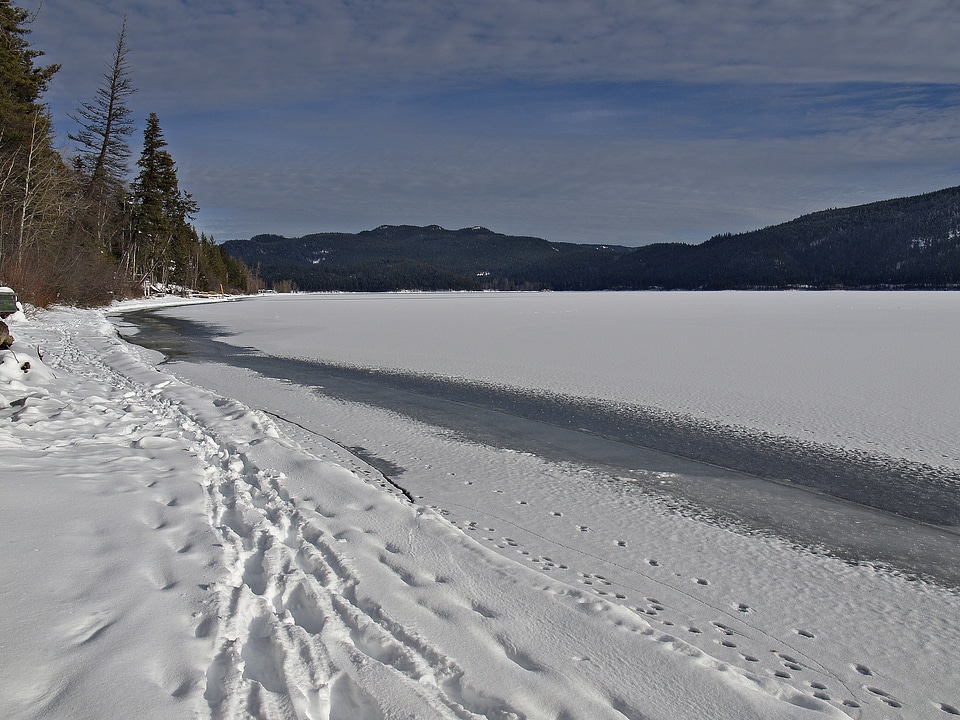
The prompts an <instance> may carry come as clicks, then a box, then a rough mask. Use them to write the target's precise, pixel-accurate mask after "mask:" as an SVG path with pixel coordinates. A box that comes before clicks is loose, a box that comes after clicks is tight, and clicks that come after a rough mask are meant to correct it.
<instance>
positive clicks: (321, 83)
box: [26, 0, 960, 110]
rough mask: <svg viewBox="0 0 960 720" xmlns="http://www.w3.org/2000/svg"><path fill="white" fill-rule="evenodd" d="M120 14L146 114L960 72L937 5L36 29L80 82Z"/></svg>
mask: <svg viewBox="0 0 960 720" xmlns="http://www.w3.org/2000/svg"><path fill="white" fill-rule="evenodd" d="M26 4H27V5H28V6H29V5H30V4H31V3H26ZM34 4H38V0H34ZM123 9H126V11H127V13H128V15H129V31H130V45H131V61H132V64H133V66H134V67H135V68H136V75H137V78H138V83H139V84H140V85H141V86H142V88H143V90H144V92H145V93H149V94H150V95H151V97H153V98H154V101H155V102H157V103H158V104H160V105H162V106H164V107H162V108H161V109H166V107H174V106H176V107H178V108H180V109H184V108H186V107H191V108H194V109H197V110H203V109H212V108H216V107H222V106H227V105H232V104H241V105H242V104H243V103H244V102H248V103H249V102H274V101H278V100H281V99H289V98H290V97H294V96H297V97H303V98H307V99H319V98H322V97H324V96H326V95H328V94H330V93H334V94H337V93H342V92H344V90H345V89H348V88H357V87H365V86H378V87H384V86H387V85H390V84H393V83H398V82H399V83H412V84H416V83H436V82H444V83H454V84H456V83H463V82H468V83H470V84H483V83H487V82H499V81H502V80H505V79H513V80H516V81H523V82H531V83H557V82H560V83H563V82H573V81H590V82H592V81H606V82H609V81H616V82H636V81H645V80H654V81H671V82H676V81H681V82H727V83H730V82H824V81H830V82H841V81H857V82H866V81H883V82H925V83H929V82H954V80H955V72H956V67H957V66H958V65H960V43H957V42H956V38H957V37H958V35H960V5H958V4H957V3H954V2H951V1H950V0H914V1H913V2H909V3H905V2H902V1H901V0H883V1H881V2H877V1H876V0H847V1H846V2H830V3H797V2H795V0H766V1H764V0H759V1H757V0H682V1H681V0H674V1H672V2H671V1H664V0H600V1H597V0H551V1H550V2H544V1H543V0H488V1H486V2H475V3H461V2H453V1H452V0H359V1H353V2H315V0H286V1H281V2H272V3H263V2H259V1H258V0H235V1H232V2H217V1H216V0H214V1H213V2H210V1H204V2H187V1H181V2H175V3H171V2H169V1H168V0H132V1H131V2H129V3H125V4H121V3H119V2H114V1H113V0H108V1H107V2H103V1H102V0H100V1H97V0H45V2H44V3H43V8H42V12H41V14H40V17H39V18H38V20H37V22H36V24H35V30H36V33H37V37H38V38H39V39H41V40H43V41H45V44H46V47H47V48H48V49H49V51H50V54H51V55H52V56H55V59H56V57H59V56H63V57H64V58H66V57H67V56H69V57H70V59H71V60H72V61H77V60H79V62H80V64H81V65H82V66H83V69H84V70H83V71H84V72H87V73H88V74H89V71H90V69H91V68H94V67H98V66H99V63H100V62H102V59H104V58H106V57H107V56H108V55H109V51H110V47H111V46H112V43H113V39H114V37H115V33H116V31H117V30H118V29H119V22H120V20H119V18H120V16H121V14H122V11H123ZM54 48H58V50H56V51H55V50H54ZM61 50H62V51H61ZM71 73H72V71H71ZM74 77H75V76H74V75H73V74H71V78H74ZM89 82H92V79H91V80H88V83H89Z"/></svg>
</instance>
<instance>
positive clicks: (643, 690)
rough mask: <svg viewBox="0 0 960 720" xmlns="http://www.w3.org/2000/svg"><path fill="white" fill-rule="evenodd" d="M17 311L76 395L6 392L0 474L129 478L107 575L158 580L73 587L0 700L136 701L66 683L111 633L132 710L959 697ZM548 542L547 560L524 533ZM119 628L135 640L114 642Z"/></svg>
mask: <svg viewBox="0 0 960 720" xmlns="http://www.w3.org/2000/svg"><path fill="white" fill-rule="evenodd" d="M27 327H28V329H27V330H26V335H33V338H32V340H31V342H34V341H37V342H42V343H43V344H44V346H45V349H46V352H47V356H48V359H47V362H49V363H50V367H51V368H52V371H53V373H56V374H58V375H60V376H61V377H58V378H57V379H56V380H55V381H53V387H55V388H56V387H64V388H68V389H69V390H72V391H73V392H77V391H82V394H81V395H79V396H76V397H70V396H69V395H68V394H67V390H64V391H61V392H54V393H46V392H45V391H44V390H43V389H42V388H40V387H38V386H30V387H26V386H25V387H24V388H22V390H23V392H24V393H25V396H26V398H27V399H26V402H24V403H23V404H22V405H21V406H11V407H8V408H6V409H3V410H2V411H0V412H2V413H3V418H4V419H5V420H7V421H9V423H10V424H11V426H12V427H13V428H14V429H13V430H12V431H11V432H9V433H8V432H7V431H6V430H4V432H3V434H0V444H2V445H3V446H4V447H5V448H8V449H9V451H10V453H9V454H10V456H11V457H12V458H14V459H13V461H12V462H11V465H9V466H8V467H6V468H5V469H4V470H3V471H2V476H0V477H3V478H10V477H13V476H14V475H15V474H16V473H17V472H19V471H23V472H27V471H28V470H29V468H30V456H31V455H34V454H39V455H42V456H43V460H42V462H41V465H42V467H43V468H44V469H45V471H46V472H48V473H51V472H52V473H56V470H55V468H56V467H58V466H59V467H62V466H63V464H64V463H71V462H72V463H73V466H72V471H73V472H72V473H71V472H70V471H69V469H68V470H67V471H66V472H65V474H67V475H69V476H70V478H71V479H72V480H73V481H74V483H76V484H77V485H79V486H85V487H87V488H89V491H90V492H91V493H94V494H99V495H103V496H106V495H107V494H113V495H116V496H118V497H120V496H125V497H126V498H127V499H126V500H124V502H125V505H123V507H122V509H123V510H125V511H129V512H130V513H131V515H130V517H129V518H126V519H124V520H123V522H128V521H129V522H136V523H139V526H138V527H140V528H142V530H140V531H139V534H134V535H130V537H133V536H137V537H139V536H141V535H142V536H144V537H148V538H150V539H149V540H147V541H144V545H142V546H139V547H138V548H137V552H138V557H137V558H136V561H135V562H133V564H132V567H131V569H129V570H128V571H127V572H128V574H131V575H132V574H139V575H140V576H141V577H142V578H143V579H144V581H145V582H146V583H147V585H148V586H149V587H148V590H149V592H147V593H145V595H144V596H143V597H146V596H151V597H152V596H153V595H156V596H158V597H161V598H164V599H163V600H162V602H161V604H160V605H158V606H156V608H154V607H153V606H149V607H145V606H142V603H140V606H139V609H136V607H135V606H137V604H138V603H139V602H140V598H141V596H137V597H136V598H133V597H124V598H119V599H111V602H110V603H109V604H100V605H97V603H98V602H101V600H99V599H97V598H98V596H97V593H96V591H95V590H91V592H90V595H91V597H93V598H94V600H95V602H93V605H90V603H89V602H86V604H84V602H80V603H79V604H78V605H77V607H83V608H85V612H84V613H82V615H83V616H82V617H74V618H73V619H72V620H71V621H70V622H69V623H68V625H66V626H64V628H63V632H62V636H63V638H64V640H65V641H66V642H67V643H69V644H70V646H71V647H72V648H73V650H71V651H70V652H64V653H62V654H61V656H60V657H61V659H62V662H61V664H60V666H57V665H56V663H47V665H46V666H45V667H43V668H41V669H40V670H39V671H38V674H37V677H38V679H37V680H36V687H34V688H32V689H29V688H28V689H25V690H24V689H20V690H17V691H16V692H13V691H11V690H10V689H9V688H8V689H7V690H5V691H4V693H5V695H6V696H7V697H6V701H5V702H4V704H5V705H6V706H7V707H8V708H13V710H14V715H13V716H14V717H98V716H99V717H108V716H109V717H123V716H126V717H132V716H136V714H137V710H136V705H135V704H134V705H132V706H129V707H125V706H123V705H122V704H118V705H114V706H113V707H114V708H120V710H116V711H115V712H116V714H115V715H113V714H111V712H106V713H104V712H103V709H102V708H100V710H97V709H96V708H95V707H87V706H84V707H82V708H81V707H78V705H77V704H76V697H78V695H77V693H80V696H82V697H83V698H84V702H85V703H91V704H92V703H95V701H96V696H97V692H96V691H95V690H89V689H87V690H82V688H83V686H84V683H85V677H86V676H87V675H89V674H90V673H94V675H95V671H93V670H90V669H89V668H88V667H87V666H86V665H84V662H86V663H88V664H89V663H90V662H91V659H97V658H102V657H105V654H106V650H100V651H97V650H96V648H97V646H98V645H103V644H105V642H106V641H108V640H112V641H114V642H118V641H122V639H123V637H127V638H128V641H127V643H126V644H125V645H124V647H126V650H127V653H128V654H126V655H123V656H122V658H121V659H122V660H123V661H124V662H126V663H127V665H126V666H120V665H119V664H118V666H117V667H116V668H115V669H111V670H110V672H115V673H117V676H118V677H121V678H124V679H127V678H128V677H131V678H133V679H131V680H130V682H131V683H136V682H145V683H146V684H147V685H149V686H150V689H149V690H147V691H144V690H140V691H132V690H131V693H130V694H132V695H134V696H136V697H137V698H138V700H139V701H140V702H150V703H155V705H151V706H148V709H147V710H146V713H145V714H144V709H143V708H142V707H141V708H140V709H139V712H140V716H147V715H151V714H152V713H151V712H150V710H149V707H154V708H157V709H159V710H164V711H165V712H166V713H167V714H166V715H164V716H169V717H177V716H184V714H185V713H190V712H193V713H195V714H196V715H199V716H201V717H211V718H214V719H215V720H221V719H222V720H228V719H229V720H232V719H234V718H257V719H261V720H274V719H279V718H311V719H312V720H318V719H321V718H322V719H324V720H328V719H329V720H339V719H346V718H352V719H354V720H373V719H376V718H401V717H417V718H430V717H436V718H463V719H466V718H489V719H491V720H492V719H499V718H503V719H507V718H551V720H552V719H556V720H572V719H573V718H624V717H626V718H633V719H636V720H639V719H641V718H644V719H645V718H655V717H656V718H671V719H678V720H679V719H682V718H727V717H737V718H750V717H756V718H805V717H848V716H849V717H855V718H885V717H946V716H949V715H955V714H958V713H957V711H956V708H955V706H954V705H951V704H950V703H949V702H946V701H947V700H953V701H956V700H957V698H926V699H924V700H922V701H921V702H919V703H918V702H917V700H916V698H914V697H911V698H909V700H907V699H905V698H904V697H902V695H901V694H900V689H898V690H896V691H893V690H890V689H888V688H889V687H890V686H889V685H888V684H886V683H887V681H892V680H893V678H891V677H889V676H886V677H885V676H884V673H882V672H880V671H876V670H874V669H872V668H871V666H870V663H868V662H865V661H863V659H862V658H851V659H850V660H849V662H847V663H846V664H845V665H844V666H842V667H841V666H838V665H836V664H835V663H831V664H823V663H822V662H821V660H820V659H818V658H819V657H820V655H819V654H818V649H817V641H818V631H815V630H811V629H809V628H807V627H796V628H793V629H792V632H791V634H790V635H789V636H786V635H776V634H771V633H770V632H768V631H766V630H764V626H763V625H760V624H755V623H753V622H751V620H752V618H753V617H754V613H755V608H754V607H753V604H755V601H753V600H752V599H743V600H741V599H740V598H739V597H738V596H736V595H733V594H732V593H731V590H730V588H727V587H725V586H724V584H723V583H722V582H719V583H718V580H720V578H715V577H704V576H700V575H684V574H683V573H677V572H675V569H674V568H672V567H670V565H669V562H668V561H663V560H661V559H658V558H657V557H652V556H651V557H649V558H645V560H644V562H643V567H642V568H640V567H637V566H636V565H635V564H629V565H622V566H617V564H616V563H615V562H613V561H611V560H610V559H609V557H607V556H603V557H602V556H601V555H599V554H595V555H591V552H590V549H589V545H583V546H581V545H577V546H576V547H574V546H573V545H574V544H573V543H572V542H569V543H566V542H565V541H564V539H563V538H564V536H565V534H566V535H569V534H570V533H571V532H573V533H576V534H582V535H584V536H590V535H591V534H592V535H597V534H598V533H603V534H604V535H607V534H609V532H615V531H616V528H600V527H598V526H597V524H596V523H595V522H594V521H593V520H592V519H590V520H581V519H580V518H571V517H569V510H566V509H565V510H553V511H550V510H549V509H548V508H543V507H539V508H536V510H537V511H538V512H542V513H547V512H550V513H551V518H553V519H554V520H555V521H556V522H557V523H558V524H559V523H564V525H563V528H566V529H562V530H558V531H557V534H556V535H555V536H551V537H549V538H548V537H545V536H543V535H536V533H531V532H530V531H527V530H525V529H524V528H523V527H521V526H520V525H518V524H517V523H514V522H513V521H512V520H511V519H510V517H507V516H506V513H504V515H503V516H498V514H497V513H496V512H495V511H493V510H491V509H490V508H489V507H486V508H474V507H471V506H469V505H465V504H463V505H459V506H456V505H455V503H454V502H453V501H451V502H449V503H447V504H446V505H436V506H433V507H430V506H423V505H412V504H410V503H409V502H408V501H407V500H406V499H405V498H404V496H403V494H402V493H401V492H400V491H399V490H398V489H397V488H396V487H395V486H394V485H393V484H391V482H390V481H389V480H388V479H387V478H385V477H384V476H383V475H382V474H381V473H379V472H378V471H376V470H375V469H373V468H372V467H371V466H370V465H368V464H367V463H365V462H364V461H362V460H360V459H359V458H358V457H356V456H355V455H352V454H350V453H349V452H347V451H346V450H345V449H343V448H341V447H340V446H338V445H336V444H335V443H333V442H331V441H329V440H327V439H325V438H324V437H322V436H320V435H317V434H316V433H314V432H311V431H309V430H307V429H305V428H302V427H298V426H297V425H296V424H293V423H290V422H286V421H284V420H282V419H280V418H277V419H274V418H271V417H269V416H267V415H266V414H265V413H263V412H261V411H257V410H252V409H250V408H249V407H247V406H245V405H243V404H241V403H239V402H237V401H235V400H231V399H227V398H222V397H219V396H216V395H214V394H212V393H209V392H206V391H202V390H199V389H197V388H195V387H192V386H190V385H187V384H184V383H183V382H181V381H180V380H177V379H176V378H174V377H173V376H172V375H169V374H166V373H164V372H160V371H158V370H157V369H155V368H153V367H151V366H150V365H149V363H147V362H145V360H144V357H145V355H144V354H143V352H144V351H140V350H138V349H135V348H132V347H130V346H128V345H126V344H125V343H123V342H122V341H120V340H119V339H117V338H115V337H113V334H112V333H113V330H112V327H111V326H109V323H107V321H106V320H105V319H104V318H103V315H102V313H99V314H98V313H95V312H89V311H87V312H84V311H58V312H56V313H49V314H47V315H45V317H44V320H43V322H42V323H32V324H29V325H28V326H27ZM19 334H24V333H18V335H19ZM37 361H38V362H39V359H37ZM67 374H69V380H68V379H67ZM58 383H59V385H58ZM14 390H20V388H18V387H17V386H14ZM8 394H9V393H8ZM4 452H5V454H6V452H7V451H6V450H5V451H4ZM185 453H186V454H187V455H188V456H189V457H190V460H189V461H185V460H184V459H183V456H184V454H185ZM117 462H120V463H124V464H125V468H132V471H129V470H126V469H125V470H124V471H122V472H121V471H120V470H115V469H112V468H111V463H117ZM125 474H126V477H127V480H126V481H120V482H121V484H119V485H117V484H116V483H117V482H118V478H123V477H124V476H125ZM104 478H107V479H108V480H109V481H110V482H111V483H114V484H112V485H111V486H109V487H104V486H103V482H104ZM4 482H7V480H4ZM191 488H193V490H191ZM197 488H200V489H202V495H200V494H199V493H197V492H196V489H197ZM71 492H79V491H78V490H76V489H75V488H74V489H72V490H71ZM500 494H504V493H503V491H502V490H501V491H500ZM504 502H506V503H513V504H514V505H517V506H524V505H527V503H528V501H526V500H525V499H523V498H522V497H519V498H509V497H505V499H504ZM565 512H566V513H567V514H564V513H565ZM119 521H120V519H119V518H118V522H119ZM558 527H560V526H559V525H558ZM94 534H96V533H94ZM101 534H102V533H101ZM107 535H108V536H109V533H107ZM614 537H615V536H614ZM154 538H155V539H154ZM544 542H545V543H547V544H548V545H549V546H551V547H553V548H555V549H556V551H557V556H556V557H555V556H554V553H553V551H550V552H551V554H550V555H545V554H543V553H541V552H538V551H537V548H538V547H542V546H543V543H544ZM603 542H604V544H606V545H614V544H615V545H616V546H617V547H620V548H627V546H628V543H627V541H623V540H619V541H617V540H612V541H611V539H610V538H609V537H605V538H604V540H603ZM144 548H146V549H148V550H149V552H144ZM118 553H121V554H122V548H117V547H111V548H105V549H104V550H103V551H102V555H103V557H104V558H105V559H110V558H114V557H115V556H116V554H118ZM511 553H512V554H513V557H511ZM560 553H569V555H570V557H571V560H569V561H562V560H561V559H560V557H559V554H560ZM605 555H606V554H605ZM4 572H5V573H6V572H8V569H7V568H6V567H5V566H4ZM614 575H616V578H614ZM204 578H209V580H207V581H205V582H199V583H197V580H198V579H200V580H203V579H204ZM612 578H613V579H612ZM191 584H192V585H193V586H192V587H188V585H191ZM198 591H199V592H198ZM178 593H179V594H178ZM78 594H82V593H79V591H78ZM151 594H152V595H151ZM174 595H176V596H177V597H176V598H175V599H171V598H174ZM114 601H115V602H114ZM164 603H165V604H164ZM151 611H156V612H157V613H161V612H166V613H171V612H181V613H184V614H185V615H184V616H183V617H181V618H178V621H179V622H180V623H181V625H183V624H185V623H186V622H187V617H189V627H179V630H180V631H181V634H180V636H178V637H175V638H174V639H173V640H172V641H170V642H168V643H167V644H165V645H164V646H163V647H162V648H160V649H158V658H160V659H158V660H157V663H156V667H154V668H147V669H144V668H142V667H141V668H137V667H132V666H131V665H132V664H135V662H136V660H137V658H138V657H140V656H146V657H149V655H150V652H149V648H150V646H151V642H152V640H151V637H150V636H151V630H150V626H149V625H148V624H142V625H141V626H140V628H139V632H137V623H148V622H149V619H150V618H149V612H151ZM124 613H127V615H128V616H127V617H126V618H125V617H124ZM121 626H123V627H121ZM164 627H165V628H166V626H164ZM173 627H174V629H175V630H176V629H178V628H177V625H176V623H174V625H173ZM124 633H126V635H124ZM174 634H176V633H174ZM136 642H143V643H145V645H146V646H147V648H148V649H147V650H146V651H145V650H143V649H142V648H141V649H137V650H131V648H130V647H129V645H130V644H131V643H134V644H135V643H136ZM156 642H157V643H160V642H161V641H160V640H156ZM180 646H183V647H184V648H186V649H185V650H183V649H181V648H180ZM106 647H107V648H109V647H113V646H106ZM171 648H173V649H171ZM97 652H99V654H97ZM130 652H134V655H130V654H129V653H130ZM138 652H139V653H140V655H136V653H138ZM71 653H74V655H71ZM71 658H73V659H72V660H71ZM71 663H72V664H71ZM103 672H106V671H103ZM932 672H938V669H936V668H934V669H932ZM945 672H951V670H950V669H946V670H945ZM0 677H2V676H0ZM144 678H146V679H144ZM77 688H81V690H78V689H77ZM898 688H902V685H898ZM138 693H139V694H138ZM154 695H156V699H152V698H153V696H154ZM161 696H162V697H161ZM101 702H105V703H106V704H107V705H108V706H110V701H104V700H103V699H102V698H101ZM131 702H132V701H131ZM184 703H187V704H186V705H185V704H184ZM905 704H906V707H905ZM887 713H896V714H887ZM152 715H153V716H160V715H158V714H152Z"/></svg>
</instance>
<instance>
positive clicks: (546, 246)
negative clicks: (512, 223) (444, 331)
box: [225, 187, 960, 291]
mask: <svg viewBox="0 0 960 720" xmlns="http://www.w3.org/2000/svg"><path fill="white" fill-rule="evenodd" d="M636 240H638V241H641V240H642V237H638V238H636ZM225 249H226V250H227V252H228V253H229V254H231V255H232V256H234V257H237V258H239V259H240V260H242V261H243V262H245V263H246V264H247V265H248V266H249V267H253V268H257V269H258V272H259V274H260V275H261V277H262V278H263V279H264V281H265V282H266V283H267V284H268V285H269V284H274V285H276V286H278V287H281V288H285V289H287V288H298V289H300V290H366V291H381V290H400V289H422V290H438V289H452V290H469V289H500V290H504V289H505V290H513V289H520V290H541V289H549V290H605V289H617V290H640V289H653V288H663V289H712V290H720V289H747V288H795V287H810V288H878V287H895V288H913V287H918V288H919V287H932V288H943V287H957V286H960V187H955V188H949V189H947V190H941V191H938V192H933V193H928V194H926V195H919V196H915V197H909V198H898V199H895V200H886V201H882V202H876V203H871V204H868V205H860V206H857V207H851V208H844V209H834V210H824V211H822V212H817V213H813V214H811V215H805V216H803V217H800V218H798V219H796V220H793V221H791V222H787V223H783V224H781V225H775V226H771V227H768V228H764V229H762V230H756V231H753V232H748V233H742V234H738V235H731V234H724V235H718V236H716V237H713V238H711V239H710V240H708V241H706V242H704V243H702V244H700V245H686V244H681V243H666V244H664V243H661V244H655V245H646V246H641V247H626V246H620V245H614V246H608V245H591V244H574V243H554V242H549V241H547V240H543V239H539V238H532V237H511V236H507V235H501V234H499V233H495V232H492V231H490V230H487V229H486V228H479V227H477V228H465V229H462V230H445V229H443V228H441V227H438V226H436V225H432V226H429V227H412V226H399V227H396V226H386V225H385V226H381V227H379V228H377V229H375V230H368V231H365V232H361V233H357V234H346V233H318V234H314V235H306V236H304V237H300V238H284V237H281V236H277V235H258V236H256V237H254V238H252V239H250V240H234V241H231V242H228V243H225Z"/></svg>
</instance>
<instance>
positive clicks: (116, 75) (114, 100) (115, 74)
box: [68, 17, 136, 195]
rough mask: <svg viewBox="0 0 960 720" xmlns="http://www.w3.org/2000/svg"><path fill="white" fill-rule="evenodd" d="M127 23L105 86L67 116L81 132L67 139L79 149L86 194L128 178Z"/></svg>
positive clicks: (132, 90) (129, 91)
mask: <svg viewBox="0 0 960 720" xmlns="http://www.w3.org/2000/svg"><path fill="white" fill-rule="evenodd" d="M126 36H127V19H126V17H124V19H123V25H122V26H121V28H120V34H119V36H118V38H117V45H116V48H115V50H114V54H113V59H112V61H111V63H110V65H109V69H108V72H106V73H104V74H103V81H104V84H103V85H101V86H100V87H99V88H97V94H96V98H95V99H94V100H93V102H84V103H82V104H81V105H80V109H79V110H78V111H77V114H76V115H69V117H70V119H71V120H73V121H74V122H76V123H77V124H78V125H79V126H80V129H79V130H78V131H77V132H76V133H71V134H70V135H69V136H68V137H69V138H70V139H71V140H73V141H74V142H75V143H77V145H78V146H79V153H78V155H77V161H76V165H77V168H78V169H79V170H80V171H81V172H82V173H83V175H84V176H85V180H86V187H85V190H86V193H87V194H88V195H92V194H94V193H95V192H99V191H102V190H103V189H107V190H115V189H116V188H117V187H120V186H122V185H123V184H124V182H125V181H126V178H127V161H128V160H129V159H130V155H131V151H130V146H129V145H127V141H126V138H127V137H128V136H129V135H130V134H132V133H133V119H132V117H131V111H130V108H129V107H128V106H127V100H128V99H129V98H130V96H131V95H133V93H135V92H136V88H135V87H134V86H133V83H132V82H131V80H130V71H129V68H128V65H127V53H128V49H127V44H126Z"/></svg>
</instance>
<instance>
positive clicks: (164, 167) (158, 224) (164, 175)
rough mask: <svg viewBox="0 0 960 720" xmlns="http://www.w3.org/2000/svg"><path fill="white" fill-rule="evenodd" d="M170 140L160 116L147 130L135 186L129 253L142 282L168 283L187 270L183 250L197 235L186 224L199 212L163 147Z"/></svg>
mask: <svg viewBox="0 0 960 720" xmlns="http://www.w3.org/2000/svg"><path fill="white" fill-rule="evenodd" d="M166 146H167V141H166V140H165V139H164V137H163V131H162V130H161V129H160V120H159V119H158V118H157V115H156V113H150V116H149V117H148V118H147V126H146V128H145V129H144V131H143V151H142V152H141V154H140V159H139V160H137V166H138V167H139V168H140V174H139V175H138V176H137V179H136V180H135V181H134V184H133V238H132V243H131V247H130V248H129V249H128V255H129V262H130V266H131V268H132V270H133V272H134V275H135V278H136V280H137V281H153V282H159V283H164V284H165V283H167V282H168V281H171V280H175V279H178V277H177V276H178V273H179V272H180V271H183V270H184V267H183V263H184V262H185V259H184V253H183V250H184V248H185V246H186V244H189V242H190V241H191V240H193V241H197V238H196V231H195V230H194V229H193V227H192V226H190V224H189V223H188V222H187V221H188V219H190V218H192V217H193V215H194V214H195V213H196V212H197V204H196V203H195V202H194V201H193V198H192V197H191V196H190V195H189V194H188V193H185V192H182V191H181V190H180V185H179V182H178V180H177V167H176V163H174V161H173V158H172V157H171V156H170V153H169V152H167V151H166V150H165V149H164V148H165V147H166Z"/></svg>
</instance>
